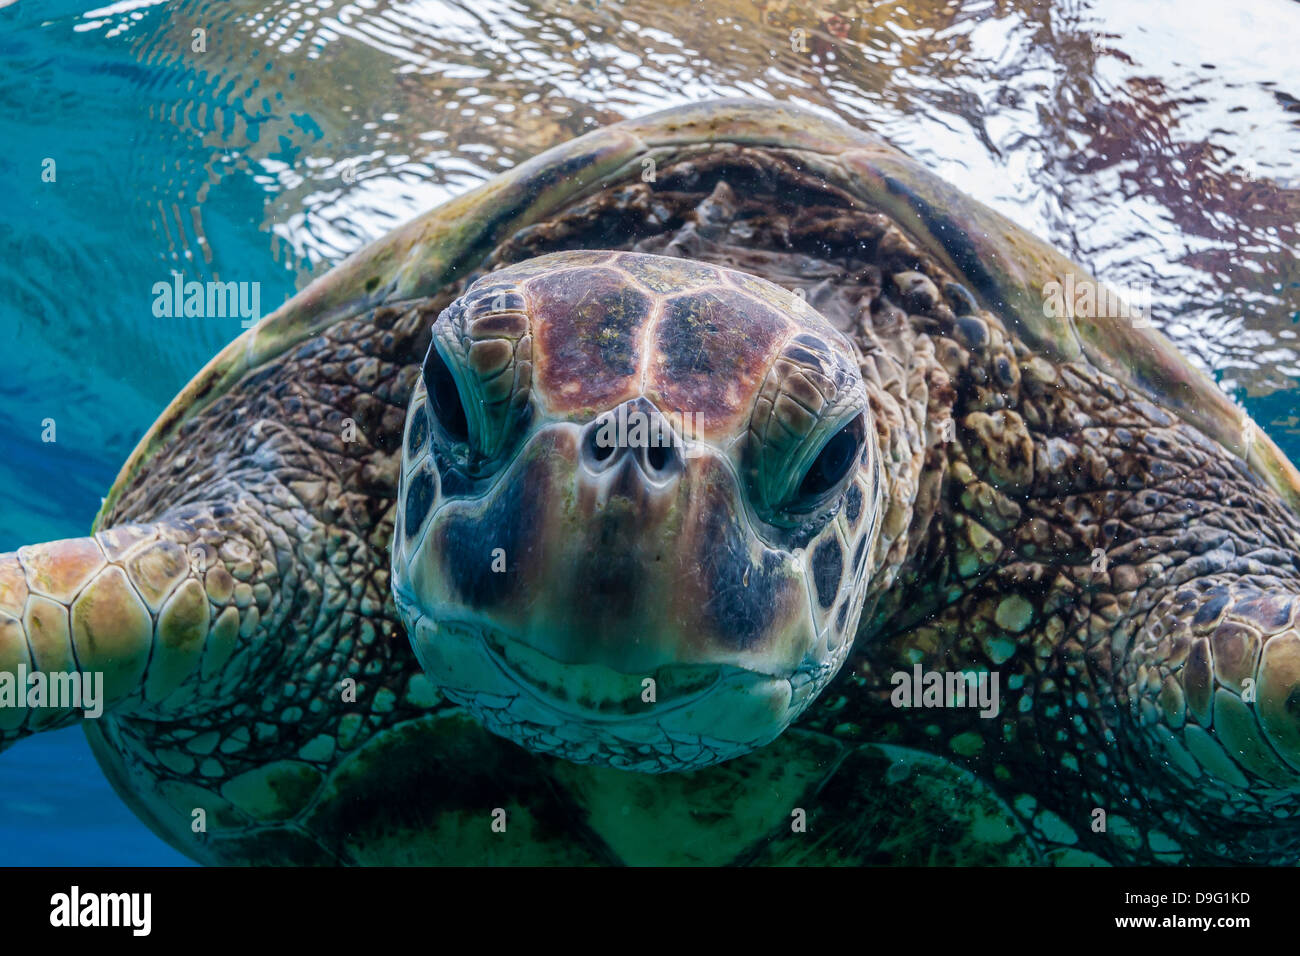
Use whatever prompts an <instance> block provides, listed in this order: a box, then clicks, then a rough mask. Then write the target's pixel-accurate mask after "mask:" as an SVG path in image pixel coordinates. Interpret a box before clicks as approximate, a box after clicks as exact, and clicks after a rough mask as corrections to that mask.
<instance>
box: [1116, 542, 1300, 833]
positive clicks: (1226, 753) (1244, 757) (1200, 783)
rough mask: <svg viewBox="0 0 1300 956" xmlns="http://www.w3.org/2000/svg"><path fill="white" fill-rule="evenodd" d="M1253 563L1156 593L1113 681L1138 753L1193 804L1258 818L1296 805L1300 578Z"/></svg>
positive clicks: (1287, 812)
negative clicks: (1244, 570) (1241, 570)
mask: <svg viewBox="0 0 1300 956" xmlns="http://www.w3.org/2000/svg"><path fill="white" fill-rule="evenodd" d="M1223 554H1224V553H1223V552H1220V553H1218V554H1217V555H1216V553H1215V552H1210V553H1209V554H1208V555H1205V556H1203V558H1204V559H1205V560H1208V561H1215V560H1224V558H1223V557H1222V555H1223ZM1228 560H1231V561H1232V563H1238V562H1237V559H1235V558H1231V559H1228ZM1254 570H1255V572H1256V573H1254V574H1248V575H1238V574H1232V573H1217V574H1209V575H1205V576H1203V577H1200V578H1196V579H1193V580H1190V581H1187V582H1185V583H1183V584H1179V585H1172V586H1170V587H1168V588H1167V589H1165V591H1164V594H1163V596H1162V597H1161V599H1160V601H1159V602H1158V603H1157V604H1156V606H1155V607H1154V608H1153V609H1152V611H1151V613H1150V614H1149V615H1148V616H1147V618H1146V620H1145V622H1143V624H1142V625H1141V627H1140V628H1139V630H1138V632H1137V635H1136V637H1135V639H1134V641H1133V645H1132V647H1131V649H1130V650H1129V653H1128V655H1127V660H1126V662H1125V665H1124V667H1123V668H1122V670H1121V671H1120V683H1121V684H1122V685H1123V686H1124V687H1125V689H1126V691H1127V696H1128V702H1129V706H1130V710H1131V713H1132V716H1133V718H1134V720H1135V721H1136V729H1137V737H1138V739H1139V741H1140V746H1139V748H1138V749H1139V751H1140V752H1148V753H1149V754H1150V756H1151V758H1152V759H1153V762H1154V763H1155V764H1156V765H1158V766H1162V767H1164V768H1166V769H1167V770H1168V771H1169V772H1170V773H1172V774H1173V776H1174V777H1176V778H1177V779H1179V780H1180V781H1182V782H1183V783H1184V784H1185V786H1186V788H1187V791H1188V793H1189V794H1194V799H1195V800H1196V801H1197V802H1199V803H1203V804H1207V803H1212V804H1215V805H1217V807H1216V808H1217V809H1218V811H1219V812H1221V813H1224V814H1225V815H1227V814H1231V815H1232V816H1235V817H1238V818H1240V819H1252V820H1254V821H1255V822H1257V823H1258V822H1263V821H1266V820H1271V819H1272V818H1274V817H1279V818H1289V817H1291V816H1292V815H1293V814H1294V813H1295V809H1296V806H1297V804H1298V803H1300V632H1298V630H1297V627H1298V624H1297V620H1296V616H1297V612H1298V611H1300V600H1298V598H1300V583H1297V582H1296V581H1295V580H1289V581H1277V580H1276V579H1271V575H1268V574H1267V573H1264V574H1261V573H1260V572H1261V571H1262V570H1263V569H1262V568H1255V569H1254Z"/></svg>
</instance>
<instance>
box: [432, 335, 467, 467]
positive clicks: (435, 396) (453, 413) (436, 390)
mask: <svg viewBox="0 0 1300 956" xmlns="http://www.w3.org/2000/svg"><path fill="white" fill-rule="evenodd" d="M424 388H425V391H426V392H428V394H429V408H430V409H431V410H432V411H433V417H434V419H436V420H437V422H438V424H439V425H440V426H442V430H443V431H444V432H445V433H446V435H447V437H448V438H450V439H451V440H452V441H453V442H465V441H468V440H469V422H468V420H467V418H466V416H465V403H464V401H462V399H461V396H460V386H459V385H457V384H456V377H455V376H454V375H453V374H452V371H451V368H450V367H449V366H448V365H447V362H446V360H445V359H444V358H443V357H442V355H441V353H439V351H438V345H437V343H436V342H433V343H430V344H429V354H428V355H426V356H425V358H424Z"/></svg>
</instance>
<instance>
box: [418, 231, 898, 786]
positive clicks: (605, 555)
mask: <svg viewBox="0 0 1300 956" xmlns="http://www.w3.org/2000/svg"><path fill="white" fill-rule="evenodd" d="M873 434H874V428H873V426H872V422H871V418H870V411H869V409H868V406H867V396H866V389H865V387H864V385H863V381H862V378H861V374H860V371H859V369H858V366H857V361H856V359H855V356H854V352H853V349H852V346H851V345H850V344H849V343H848V341H847V340H846V339H845V338H844V337H843V336H842V335H841V334H840V333H839V332H837V331H836V330H835V329H834V328H832V327H831V326H830V325H829V324H828V323H826V322H825V320H824V319H822V318H821V317H820V316H818V315H817V314H816V313H815V312H814V311H813V310H812V309H810V308H808V307H807V306H805V305H803V304H802V301H801V300H800V299H798V298H797V297H795V296H793V295H791V294H790V293H788V292H786V291H785V290H783V289H781V288H779V287H778V286H775V285H773V284H771V283H768V282H766V281H764V280H761V279H758V278H755V277H753V276H749V275H745V274H743V273H738V272H734V271H730V270H726V269H723V268H719V267H714V266H709V265H704V264H701V263H697V262H692V261H688V260H680V259H670V258H662V257H658V256H647V255H639V254H633V253H592V252H571V253H558V254H555V255H548V256H543V257H541V258H539V259H533V260H529V261H527V262H523V263H520V264H517V265H514V266H510V267H508V268H505V269H502V270H499V271H497V272H494V273H491V274H489V275H486V276H484V277H482V278H480V279H479V280H478V281H477V282H475V283H474V284H473V285H472V286H471V287H470V288H469V289H468V290H467V291H466V292H465V294H464V295H463V296H462V297H461V298H460V299H458V300H457V301H455V302H454V303H453V304H452V305H450V306H449V307H448V308H447V309H445V310H444V311H443V312H442V314H441V315H440V316H439V317H438V320H437V322H436V323H435V325H434V328H433V343H432V345H431V347H430V349H429V352H428V356H427V358H426V360H425V362H424V366H423V370H422V375H421V378H420V381H419V383H418V385H417V386H416V388H415V390H414V394H413V396H412V399H411V402H410V406H409V410H408V414H407V427H406V435H405V441H404V447H403V454H402V469H401V489H400V496H399V505H398V509H397V516H396V531H395V534H394V543H393V587H394V594H395V597H396V602H397V605H398V608H399V611H400V613H401V616H402V619H403V621H404V623H405V624H406V627H407V631H408V633H409V635H410V638H411V641H412V644H413V646H414V648H415V653H416V655H417V657H418V658H419V661H420V664H421V666H422V667H423V668H424V670H425V672H426V674H427V675H428V677H429V679H430V680H431V681H433V682H434V683H435V684H436V685H437V686H438V687H439V688H440V689H441V691H442V692H443V693H444V694H445V695H446V696H447V697H448V698H449V699H451V700H453V701H455V702H457V703H459V704H461V705H463V706H464V707H466V708H467V709H469V710H470V711H471V712H472V713H474V714H475V715H476V716H477V717H478V718H479V719H480V720H482V721H483V723H484V724H485V725H486V726H487V727H488V728H489V729H490V730H492V731H494V732H495V733H498V734H500V735H502V736H505V737H508V738H510V739H511V740H514V741H516V742H518V743H520V744H522V745H523V746H525V747H528V748H529V749H532V750H534V751H539V752H545V753H552V754H556V755H559V756H562V757H566V758H569V759H571V760H575V761H579V762H582V763H596V764H607V765H611V766H615V767H624V768H629V769H635V770H645V771H671V770H687V769H692V768H696V767H702V766H706V765H708V764H711V763H715V762H718V761H721V760H725V759H728V758H730V757H734V756H737V755H739V754H741V753H744V752H746V751H748V750H751V749H753V748H755V747H758V746H760V745H762V744H764V743H766V742H768V741H770V740H772V739H773V738H774V737H776V736H777V735H778V734H780V733H781V731H782V730H784V729H785V727H786V726H787V725H788V724H789V723H790V722H791V721H792V720H793V719H794V718H795V717H797V716H798V715H799V713H800V712H801V711H802V710H803V709H804V708H805V707H807V706H808V704H809V703H810V702H811V701H812V700H813V699H814V698H815V697H816V696H817V694H818V693H819V692H820V691H821V690H822V688H823V687H824V686H825V685H826V683H827V682H828V681H829V680H830V678H831V677H832V676H834V674H835V673H836V671H837V670H838V669H839V667H840V665H841V664H842V663H843V662H844V659H845V657H846V656H847V654H848V651H849V648H850V645H851V644H852V639H853V635H854V632H855V628H856V625H857V621H858V617H859V614H860V612H861V608H862V602H863V596H864V593H865V590H866V583H867V579H868V576H869V574H870V569H869V567H868V565H869V564H870V557H871V552H872V551H873V547H872V545H873V543H874V537H875V534H876V527H877V524H878V516H879V514H880V499H879V496H880V494H881V490H880V484H881V482H880V480H879V473H878V471H879V465H878V460H877V459H878V454H879V453H878V449H877V448H876V446H875V443H874V441H872V440H869V437H870V436H872V435H873Z"/></svg>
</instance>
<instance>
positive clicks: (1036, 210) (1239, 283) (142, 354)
mask: <svg viewBox="0 0 1300 956" xmlns="http://www.w3.org/2000/svg"><path fill="white" fill-rule="evenodd" d="M196 30H200V31H203V32H202V33H201V34H196V33H195V31H196ZM1297 44H1300V3H1297V2H1295V0H1243V2H1242V3H1241V4H1220V3H1217V2H1213V0H1143V2H1142V3H1132V2H1130V0H1088V2H1060V3H1052V2H1046V0H1039V2H1034V0H971V2H965V0H944V2H936V0H911V2H902V0H899V2H880V3H870V2H867V0H826V2H809V3H796V2H791V0H772V2H742V0H708V2H703V3H701V2H686V0H632V2H626V3H620V2H614V0H541V2H523V0H465V2H449V0H409V2H393V0H357V2H348V3H342V2H332V0H316V2H298V0H290V2H268V0H261V2H252V0H230V2H222V0H188V2H161V0H122V2H118V3H108V4H104V5H100V6H95V5H94V4H93V3H92V2H87V0H82V2H80V3H73V2H67V0H17V2H13V0H0V334H2V336H3V339H2V345H0V502H3V506H2V507H0V552H4V551H9V550H13V549H16V548H17V547H19V546H20V545H22V544H25V543H28V542H33V541H41V540H51V539H56V538H64V537H75V536H80V535H84V534H85V533H87V531H88V529H89V526H90V523H91V520H92V519H93V517H94V514H95V512H96V510H97V509H98V507H99V503H100V496H101V495H103V494H104V493H105V492H106V491H107V489H108V487H109V485H110V484H111V483H112V481H113V479H114V477H115V475H116V473H117V470H118V468H119V466H120V465H121V463H122V461H123V460H124V459H125V457H126V456H127V454H128V453H129V452H130V450H131V448H132V447H133V446H134V444H135V442H136V441H137V440H138V439H139V437H140V436H141V435H142V434H143V432H144V430H145V429H146V428H147V427H148V426H149V425H150V424H151V423H152V422H153V420H154V419H155V418H156V417H157V415H158V413H159V412H160V411H161V410H162V409H163V408H164V407H165V406H166V404H167V403H168V402H169V401H170V400H171V399H172V397H173V396H174V395H175V394H176V392H177V391H178V390H179V389H180V388H181V387H182V386H183V385H184V384H185V383H186V382H187V381H188V380H189V378H190V377H191V376H192V375H193V374H194V373H195V372H196V371H197V370H198V369H199V368H200V367H201V366H202V365H203V364H204V363H205V362H206V361H207V360H208V359H209V358H210V357H211V356H212V355H213V354H214V353H215V352H216V351H217V350H218V349H219V348H220V347H221V346H222V345H224V344H225V343H226V342H228V341H230V340H231V339H233V338H234V337H236V336H237V335H238V334H239V333H240V332H241V327H240V320H239V318H238V317H235V318H229V319H213V318H207V319H197V318H155V316H154V314H153V300H154V297H153V293H152V289H153V286H154V284H155V283H158V282H171V281H172V273H173V272H180V273H182V274H183V276H184V278H185V279H186V280H187V281H188V280H199V281H206V280H209V279H218V280H221V281H237V282H257V283H259V284H260V286H259V289H260V302H261V311H262V313H263V314H266V313H269V312H270V311H272V310H273V309H274V308H275V307H276V306H278V305H279V304H280V303H281V302H283V301H284V300H285V299H286V298H287V297H288V296H290V295H292V294H293V292H294V291H295V290H296V289H298V288H301V287H302V286H303V285H305V284H306V283H307V282H308V281H309V280H310V278H311V277H312V276H313V275H317V274H319V273H321V272H323V271H325V270H326V269H327V268H328V267H329V266H330V265H332V264H333V263H336V262H338V261H339V260H341V259H342V258H343V257H344V256H346V255H347V254H348V253H349V252H351V251H353V250H355V249H356V248H358V247H360V246H361V245H363V244H365V243H366V242H368V241H370V240H371V239H374V238H376V237H378V236H380V235H382V234H383V233H385V232H386V231H388V230H389V229H391V228H392V227H394V226H396V225H398V224H400V223H402V222H404V221H406V220H408V219H410V218H412V217H413V216H415V215H417V214H419V213H421V212H423V211H425V210H426V209H428V208H430V207H431V206H433V205H435V204H437V203H439V202H441V201H442V200H444V199H446V198H448V197H450V196H452V195H456V194H458V193H460V192H462V191H464V190H465V189H467V188H469V187H470V186H472V185H474V184H476V183H478V182H480V181H481V180H483V179H485V178H487V177H489V176H491V175H493V174H495V173H496V172H499V171H500V170H503V169H506V168H509V167H511V166H514V165H515V164H517V163H518V162H520V161H521V160H522V159H525V158H527V157H528V156H531V155H533V154H534V153H536V152H539V151H540V150H542V149H544V148H546V147H548V146H551V145H553V144H555V143H558V142H560V141H563V140H565V139H568V138H570V137H572V136H575V135H578V134H580V133H583V132H586V131H587V130H590V129H592V128H594V127H596V126H599V125H603V124H605V123H609V122H613V121H616V120H618V119H622V118H624V117H626V116H633V115H640V114H644V113H648V112H651V111H653V110H656V109H660V108H663V107H666V106H669V105H672V104H676V103H682V102H688V101H692V100H697V99H701V98H705V97H711V96H726V95H745V96H755V97H762V98H778V99H788V100H793V101H797V102H801V103H804V104H808V105H811V106H814V107H818V108H821V109H824V110H826V111H828V112H829V113H832V114H835V115H838V116H840V117H841V118H843V119H845V120H847V121H848V122H850V123H852V124H854V125H858V126H862V127H865V128H868V129H871V130H873V131H875V132H878V133H880V134H882V135H884V136H885V137H886V138H888V139H890V140H892V141H893V142H894V143H895V144H896V145H898V146H899V147H901V148H903V149H904V150H906V151H907V152H909V153H911V154H912V155H913V156H915V157H916V158H918V159H919V160H921V161H922V162H923V163H925V164H926V165H928V166H929V167H930V168H931V169H933V170H935V171H936V172H937V173H939V174H940V175H942V176H944V177H945V178H947V179H948V180H950V181H951V182H953V183H954V184H956V185H957V186H958V187H959V188H961V189H963V190H964V191H966V192H968V193H970V194H971V195H973V196H975V197H976V198H978V199H980V200H982V201H984V202H985V203H988V204H990V205H992V206H993V207H995V208H997V209H998V210H1000V211H1001V212H1003V213H1005V214H1006V215H1008V216H1010V217H1011V218H1012V219H1014V220H1016V221H1017V222H1019V223H1020V224H1021V225H1023V226H1025V227H1026V228H1028V229H1030V230H1031V231H1033V232H1035V233H1037V234H1039V235H1040V236H1042V237H1043V238H1045V239H1047V240H1049V241H1050V242H1052V243H1054V244H1055V245H1056V246H1058V247H1059V248H1061V249H1062V250H1063V251H1065V252H1066V253H1067V254H1069V255H1071V256H1072V257H1073V258H1075V259H1076V260H1078V261H1080V262H1081V263H1083V264H1084V265H1085V266H1087V267H1089V268H1090V269H1091V270H1092V271H1093V272H1094V273H1096V274H1097V275H1098V276H1099V277H1100V278H1102V279H1104V280H1106V281H1107V282H1110V283H1111V284H1112V285H1114V286H1116V287H1120V288H1123V287H1139V288H1149V289H1150V290H1151V295H1152V313H1151V314H1152V320H1153V323H1154V324H1155V325H1156V326H1158V327H1159V328H1161V329H1163V330H1164V332H1165V333H1166V334H1168V335H1169V336H1170V337H1171V338H1172V339H1173V340H1174V341H1175V342H1176V343H1177V344H1178V345H1179V346H1180V347H1181V348H1182V349H1183V350H1184V351H1185V352H1186V353H1187V354H1188V355H1190V356H1191V357H1192V358H1193V360H1194V361H1196V362H1197V363H1199V364H1200V365H1201V366H1203V367H1204V368H1206V369H1208V370H1209V371H1211V373H1212V374H1213V375H1214V376H1215V378H1216V379H1217V380H1218V381H1219V382H1220V384H1221V385H1222V387H1223V388H1224V389H1225V390H1226V391H1227V392H1228V393H1229V394H1231V395H1232V396H1233V397H1234V398H1235V399H1237V400H1238V401H1240V402H1241V403H1243V404H1244V405H1245V406H1246V408H1247V409H1248V411H1249V412H1250V414H1251V415H1253V416H1254V417H1255V419H1256V420H1257V421H1258V422H1259V423H1260V424H1261V425H1263V426H1264V428H1265V429H1266V430H1267V431H1268V432H1269V433H1270V434H1271V435H1272V436H1273V437H1274V438H1275V439H1276V440H1277V441H1278V442H1279V444H1281V446H1282V447H1283V449H1284V450H1285V451H1286V452H1287V453H1288V454H1289V455H1290V456H1291V457H1292V459H1293V460H1296V461H1300V412H1297V401H1296V397H1297V392H1296V386H1297V383H1298V382H1300V353H1298V351H1297V347H1298V345H1300V343H1298V342H1297V331H1298V330H1300V258H1298V257H1297V249H1298V248H1300V242H1298V237H1297V233H1298V232H1300V74H1297V72H1296V70H1295V63H1296V52H1295V50H1296V47H1297ZM48 160H53V167H52V169H53V175H54V180H53V181H52V182H47V181H45V180H46V179H47V178H48V174H47V175H46V176H43V172H45V171H47V170H49V169H51V167H50V164H49V163H48ZM48 420H53V427H54V436H53V437H54V438H55V440H54V441H53V442H49V441H44V440H43V436H44V437H49V428H48ZM185 862H187V861H186V859H185V858H184V857H183V856H182V855H180V854H179V853H177V852H175V851H174V850H172V849H170V848H169V847H168V846H166V845H165V844H164V843H163V842H162V841H160V840H159V839H158V838H157V837H155V836H154V835H153V834H152V833H151V832H150V831H149V830H148V829H147V828H146V827H145V826H144V825H143V824H142V823H140V822H139V821H137V820H136V818H135V817H134V816H133V815H132V814H131V812H130V811H129V810H128V809H127V808H126V807H125V806H124V805H123V804H122V802H121V801H120V800H119V799H118V798H117V796H116V795H115V794H114V793H113V791H112V789H111V788H110V786H109V784H108V782H107V781H106V780H105V779H104V777H103V775H102V774H101V772H100V770H99V768H98V765H97V764H96V763H95V761H94V759H93V757H92V756H91V754H90V751H89V749H88V747H87V744H86V741H85V738H84V736H83V734H82V731H81V730H80V729H79V728H76V727H73V728H69V729H65V730H62V731H57V732H55V733H51V734H47V735H43V736H39V737H36V738H33V739H30V740H26V741H24V742H22V743H20V744H18V745H17V746H16V747H14V748H13V749H12V750H9V751H6V752H5V753H4V754H3V755H0V865H5V864H9V865H13V864H44V865H96V864H120V865H132V864H180V863H185Z"/></svg>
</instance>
